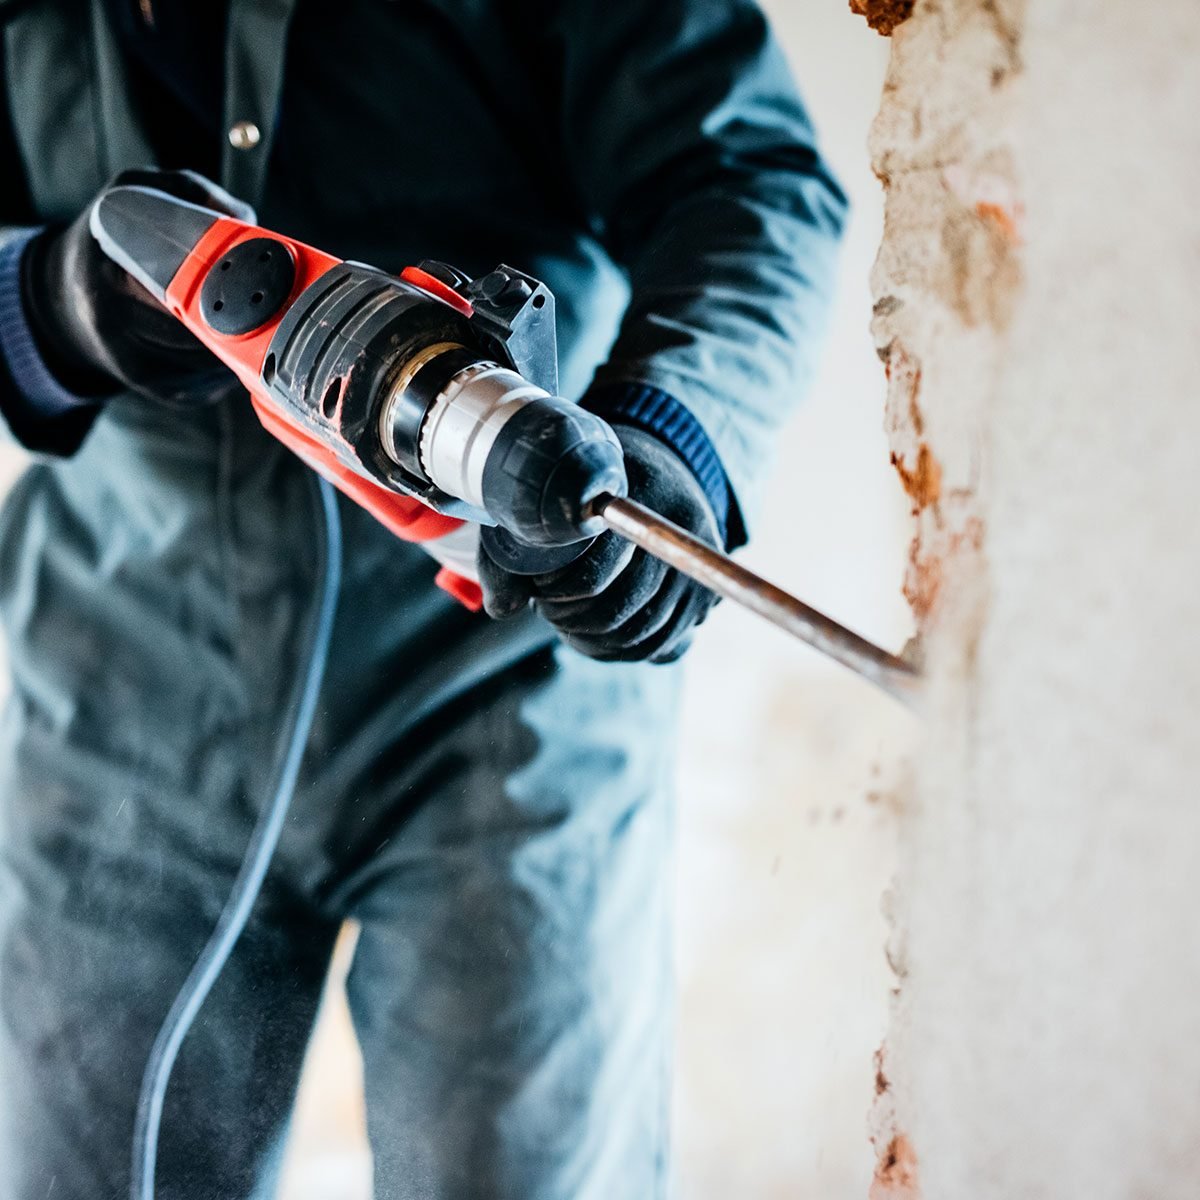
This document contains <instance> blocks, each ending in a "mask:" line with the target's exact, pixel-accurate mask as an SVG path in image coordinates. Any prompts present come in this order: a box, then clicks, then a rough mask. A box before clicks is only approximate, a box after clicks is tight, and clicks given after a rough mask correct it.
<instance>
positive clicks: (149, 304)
mask: <svg viewBox="0 0 1200 1200" xmlns="http://www.w3.org/2000/svg"><path fill="white" fill-rule="evenodd" d="M118 184H138V185H141V186H144V187H152V188H157V189H159V190H160V191H164V192H169V193H170V194H171V195H173V196H178V197H179V198H180V199H182V200H190V201H191V202H192V203H193V204H201V205H203V206H204V207H206V208H213V209H217V210H219V211H220V212H223V213H227V214H228V215H229V216H231V217H236V218H237V219H238V220H241V221H253V220H254V219H255V217H254V210H253V209H252V208H251V207H250V206H249V205H248V204H243V203H242V202H241V201H240V200H237V199H235V198H234V197H233V196H231V195H230V194H229V193H228V192H226V191H225V190H224V189H223V188H221V187H218V186H217V185H216V184H215V183H212V182H211V181H210V180H208V179H205V178H204V177H203V176H202V175H197V174H195V172H193V171H156V170H150V169H145V170H135V171H123V172H121V174H120V175H118V176H117V177H116V178H115V179H114V180H113V181H112V183H111V184H109V185H108V187H115V186H117V185H118ZM107 190H108V189H107V188H105V191H107ZM101 195H103V192H102V193H101ZM97 199H99V197H97ZM94 204H95V201H93V202H92V204H89V205H88V206H87V207H86V208H85V209H84V210H83V212H82V213H80V214H79V216H78V217H77V218H76V219H75V220H74V221H73V222H72V223H71V224H70V225H69V226H67V227H66V228H65V229H61V228H60V229H57V230H55V229H48V230H46V231H45V232H44V233H42V234H39V235H38V237H36V238H35V239H34V240H33V241H32V242H31V243H30V244H29V246H28V247H27V249H26V250H25V254H24V257H23V260H22V264H21V268H22V276H21V284H22V299H23V300H24V303H25V308H26V312H27V315H28V319H29V323H30V326H31V328H32V330H33V334H34V338H35V340H36V341H37V344H38V349H39V351H40V352H41V354H42V357H43V358H44V359H45V360H46V365H47V366H48V367H49V368H50V370H51V371H52V372H53V373H54V374H55V376H56V377H57V378H58V379H59V381H60V382H61V383H62V384H63V385H64V386H65V387H67V388H68V389H70V390H71V391H73V392H75V393H76V394H77V395H80V396H85V397H88V398H93V397H94V398H96V399H97V400H102V399H104V398H105V397H107V396H108V395H111V394H112V393H113V392H115V391H117V390H118V389H119V388H121V387H127V388H132V389H133V390H134V391H136V392H140V393H141V394H143V395H146V396H149V397H151V398H153V399H155V400H161V401H165V402H167V403H174V404H181V405H182V404H195V403H204V402H207V401H211V400H216V399H219V398H220V397H221V396H223V395H225V394H227V393H228V392H229V391H230V389H231V388H232V387H233V386H235V384H236V380H235V377H234V375H233V373H232V372H231V371H230V370H229V369H228V368H227V367H225V366H224V365H222V364H221V363H219V362H218V361H217V359H216V358H215V357H214V356H213V355H212V354H211V353H210V352H209V351H208V350H206V349H205V348H204V346H203V345H201V343H200V342H199V341H198V340H197V339H196V338H195V337H193V336H192V334H190V333H189V332H188V331H187V330H186V329H185V328H184V327H183V326H182V325H181V324H180V323H179V322H178V321H177V320H176V319H175V318H174V317H173V316H171V314H170V313H169V312H167V310H166V309H165V308H163V306H162V305H161V304H159V303H158V301H157V300H155V299H154V297H152V296H151V295H150V293H149V292H147V291H146V289H145V288H144V287H142V285H141V284H140V283H138V282H137V280H136V279H134V278H133V277H132V276H131V275H129V274H128V273H127V272H125V271H124V270H122V269H121V268H120V267H118V266H117V265H116V263H114V262H113V261H112V260H111V259H109V258H108V256H107V255H105V253H104V252H103V251H102V250H101V249H100V246H99V243H98V242H97V241H96V239H95V238H93V237H92V234H91V230H90V229H89V228H88V219H89V217H90V215H91V211H92V207H93V205H94Z"/></svg>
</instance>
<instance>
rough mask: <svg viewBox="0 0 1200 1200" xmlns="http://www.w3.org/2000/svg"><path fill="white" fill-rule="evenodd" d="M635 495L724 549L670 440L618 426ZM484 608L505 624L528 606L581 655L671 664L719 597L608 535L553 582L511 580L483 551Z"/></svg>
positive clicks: (545, 577) (543, 578) (705, 505)
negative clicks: (539, 614) (531, 604)
mask: <svg viewBox="0 0 1200 1200" xmlns="http://www.w3.org/2000/svg"><path fill="white" fill-rule="evenodd" d="M613 429H614V430H615V431H616V434H617V437H618V438H619V439H620V442H621V446H622V447H623V449H624V451H625V470H626V473H627V475H628V478H629V495H630V497H631V498H632V499H634V500H637V501H640V502H641V503H642V504H645V505H646V506H647V507H648V508H652V509H654V511H655V512H658V513H661V514H662V515H663V516H664V517H668V518H669V519H670V520H672V521H674V522H675V523H676V524H677V525H681V526H682V527H683V528H684V529H686V530H688V531H689V532H690V533H694V534H696V536H698V537H700V538H703V539H704V540H705V541H707V542H709V543H711V544H712V545H714V546H715V545H717V542H718V538H717V521H716V518H715V517H714V515H713V511H712V506H711V505H710V504H709V502H708V499H707V497H706V496H705V494H704V490H703V489H702V488H701V487H700V484H699V483H698V482H697V481H696V478H695V476H694V475H693V474H692V472H691V470H690V469H689V468H688V467H687V465H686V464H685V463H684V462H683V460H682V459H680V458H679V456H678V455H676V454H675V452H674V451H673V450H672V449H671V448H670V447H669V446H667V445H666V444H665V443H664V442H662V441H660V440H659V439H658V438H656V437H654V436H653V435H652V434H649V433H645V432H643V431H642V430H640V429H634V428H631V427H629V426H623V425H614V426H613ZM478 566H479V579H480V583H481V584H482V586H483V602H484V608H485V609H486V610H487V612H488V614H489V615H490V616H493V617H508V616H512V615H514V614H515V613H518V612H520V611H521V609H523V608H525V606H526V605H527V604H529V603H530V602H531V601H532V603H533V604H534V605H535V606H536V608H537V609H538V611H539V612H540V613H541V614H542V616H543V617H545V618H546V620H547V621H549V622H550V624H551V625H553V626H554V627H555V628H556V629H557V630H558V631H559V632H560V633H561V634H562V636H563V640H564V641H565V642H566V643H567V644H568V645H569V646H572V647H574V649H576V650H578V651H580V652H581V653H582V654H586V655H587V656H588V657H589V658H596V659H600V660H602V661H606V662H640V661H645V660H648V661H650V662H659V663H664V662H674V661H675V660H676V659H677V658H679V657H680V655H682V654H683V652H684V651H685V650H686V649H687V648H688V646H689V645H690V644H691V640H692V630H693V629H694V627H695V626H696V625H698V624H699V623H700V622H701V621H703V620H704V618H705V617H706V616H707V615H708V610H709V609H710V608H712V606H713V604H714V603H715V602H716V597H715V596H714V595H713V594H712V593H711V592H710V591H708V590H707V589H706V588H702V587H701V586H700V585H699V584H698V583H694V582H693V581H692V580H690V579H689V578H688V577H687V576H686V575H681V574H680V573H679V572H678V571H676V570H675V569H674V568H673V567H668V566H667V565H666V564H665V563H662V562H659V560H658V559H656V558H652V557H651V556H650V555H648V554H647V553H646V552H645V551H644V550H640V549H638V548H636V547H635V546H633V545H631V544H630V543H629V542H627V541H625V539H624V538H620V537H617V535H616V534H614V533H603V534H601V535H600V536H599V537H598V538H597V539H596V540H595V542H593V543H592V545H591V546H590V547H589V548H588V549H587V551H586V552H585V553H584V554H583V556H582V557H580V558H578V559H576V560H575V561H574V562H573V563H571V564H569V565H568V566H566V567H563V568H562V569H561V570H558V571H553V572H551V573H549V574H547V575H533V576H522V575H512V574H510V573H509V572H507V571H505V570H503V569H502V568H501V567H499V566H497V564H496V563H495V562H493V560H492V559H491V558H490V557H488V555H487V553H486V552H485V551H484V550H483V549H482V548H481V549H480V552H479V562H478Z"/></svg>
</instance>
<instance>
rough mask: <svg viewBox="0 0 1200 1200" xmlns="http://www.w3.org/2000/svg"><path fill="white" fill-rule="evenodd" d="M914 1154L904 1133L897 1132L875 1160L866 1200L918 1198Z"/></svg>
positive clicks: (910, 1199)
mask: <svg viewBox="0 0 1200 1200" xmlns="http://www.w3.org/2000/svg"><path fill="white" fill-rule="evenodd" d="M920 1195H921V1192H920V1186H919V1184H918V1182H917V1155H916V1151H915V1150H913V1146H912V1142H910V1141H909V1140H908V1137H907V1135H905V1134H903V1133H897V1134H896V1135H895V1136H894V1137H893V1138H892V1140H891V1141H890V1142H888V1144H887V1145H886V1146H885V1147H884V1148H883V1153H882V1154H880V1156H879V1162H878V1163H876V1164H875V1178H874V1179H873V1180H872V1181H871V1190H870V1192H869V1193H868V1197H869V1200H920Z"/></svg>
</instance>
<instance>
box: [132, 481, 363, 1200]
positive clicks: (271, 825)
mask: <svg viewBox="0 0 1200 1200" xmlns="http://www.w3.org/2000/svg"><path fill="white" fill-rule="evenodd" d="M317 482H318V486H319V495H320V499H321V510H322V515H323V517H324V523H325V563H324V568H325V570H324V575H325V579H324V585H323V588H322V592H321V604H320V607H319V609H318V610H317V619H316V628H315V632H314V636H313V641H312V650H311V652H310V653H309V657H308V662H307V664H306V666H305V668H304V672H303V676H302V683H301V686H300V690H299V698H298V701H297V703H296V707H295V711H296V719H295V722H294V723H293V725H292V733H291V737H290V739H289V740H288V744H287V752H286V753H285V755H284V757H283V761H282V764H281V767H280V771H279V780H278V783H277V785H276V788H275V793H274V795H273V796H272V798H271V802H270V804H268V805H267V807H266V808H265V809H264V810H263V813H262V816H261V817H260V818H259V820H258V824H257V825H256V826H255V828H254V833H253V834H252V835H251V837H250V844H249V845H248V846H247V847H246V853H245V856H244V857H243V859H242V865H241V868H240V869H239V871H238V875H237V879H236V880H235V881H234V884H233V888H232V890H231V891H230V893H229V899H228V900H226V901H225V907H224V908H223V909H222V911H221V916H220V919H219V920H218V921H217V927H216V929H215V930H214V931H213V935H212V937H211V938H209V940H208V944H207V945H206V946H205V947H204V949H203V950H202V951H201V953H200V957H199V958H198V959H197V960H196V964H195V966H193V967H192V970H191V972H190V973H189V975H188V977H187V979H186V981H185V982H184V985H183V987H182V988H180V990H179V995H178V996H176V997H175V1002H174V1003H173V1004H172V1005H171V1009H170V1011H169V1012H168V1013H167V1017H166V1020H164V1021H163V1024H162V1028H161V1029H160V1030H159V1031H158V1036H157V1037H156V1038H155V1039H154V1046H153V1048H152V1049H151V1051H150V1059H149V1061H148V1062H147V1064H146V1071H145V1074H144V1075H143V1076H142V1089H141V1093H140V1095H139V1096H138V1107H137V1119H136V1123H135V1125H134V1135H133V1177H132V1183H131V1187H130V1195H131V1197H132V1200H154V1171H155V1166H156V1165H157V1161H158V1137H159V1130H160V1128H161V1125H162V1112H163V1101H164V1100H165V1098H166V1094H167V1084H168V1083H169V1082H170V1079H171V1070H172V1068H173V1067H174V1066H175V1059H176V1057H177V1056H178V1054H179V1048H180V1046H182V1044H183V1039H184V1038H185V1037H187V1034H188V1030H189V1029H191V1027H192V1022H193V1021H195V1019H196V1014H197V1013H198V1012H199V1011H200V1008H201V1006H202V1005H203V1004H204V1001H205V999H206V998H207V997H208V994H209V992H210V991H212V987H213V984H215V983H216V981H217V977H218V976H219V975H220V974H221V971H222V970H223V968H224V967H225V964H226V963H227V962H228V961H229V957H230V955H231V954H232V953H233V948H234V946H235V945H236V944H237V940H238V938H239V937H240V936H241V934H242V930H243V929H245V927H246V922H247V921H248V920H249V918H250V912H251V909H253V907H254V902H255V901H256V900H257V899H258V895H259V892H260V891H261V890H262V885H263V880H264V878H265V877H266V874H267V869H268V867H269V866H270V865H271V859H272V857H273V855H274V853H275V847H276V846H277V845H278V844H279V836H280V834H281V833H282V832H283V823H284V821H285V819H286V818H287V813H288V809H289V808H290V807H291V803H292V797H293V795H294V794H295V791H296V780H297V778H298V776H299V774H300V762H301V760H302V758H303V757H304V747H305V744H306V743H307V742H308V735H309V732H310V731H311V729H312V723H313V717H314V715H315V713H316V707H317V695H318V693H319V692H320V690H321V683H322V680H323V679H324V677H325V666H326V662H327V660H328V657H329V643H330V640H331V638H332V636H333V620H334V615H335V613H336V611H337V600H338V591H339V590H340V587H341V574H342V529H341V521H340V519H339V517H338V511H337V497H336V493H335V492H334V490H333V487H332V486H331V485H330V484H329V483H327V482H326V481H325V480H324V479H319V480H318V481H317Z"/></svg>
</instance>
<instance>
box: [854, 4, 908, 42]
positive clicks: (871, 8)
mask: <svg viewBox="0 0 1200 1200" xmlns="http://www.w3.org/2000/svg"><path fill="white" fill-rule="evenodd" d="M912 10H913V0H850V11H851V12H852V13H857V14H858V15H859V16H860V17H865V18H866V20H867V24H868V25H870V27H871V28H872V29H874V30H875V31H876V32H877V33H881V34H883V36H884V37H891V36H892V34H893V32H895V29H896V27H897V26H898V25H901V24H902V23H903V22H905V21H907V20H908V18H909V17H910V16H911V15H912Z"/></svg>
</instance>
